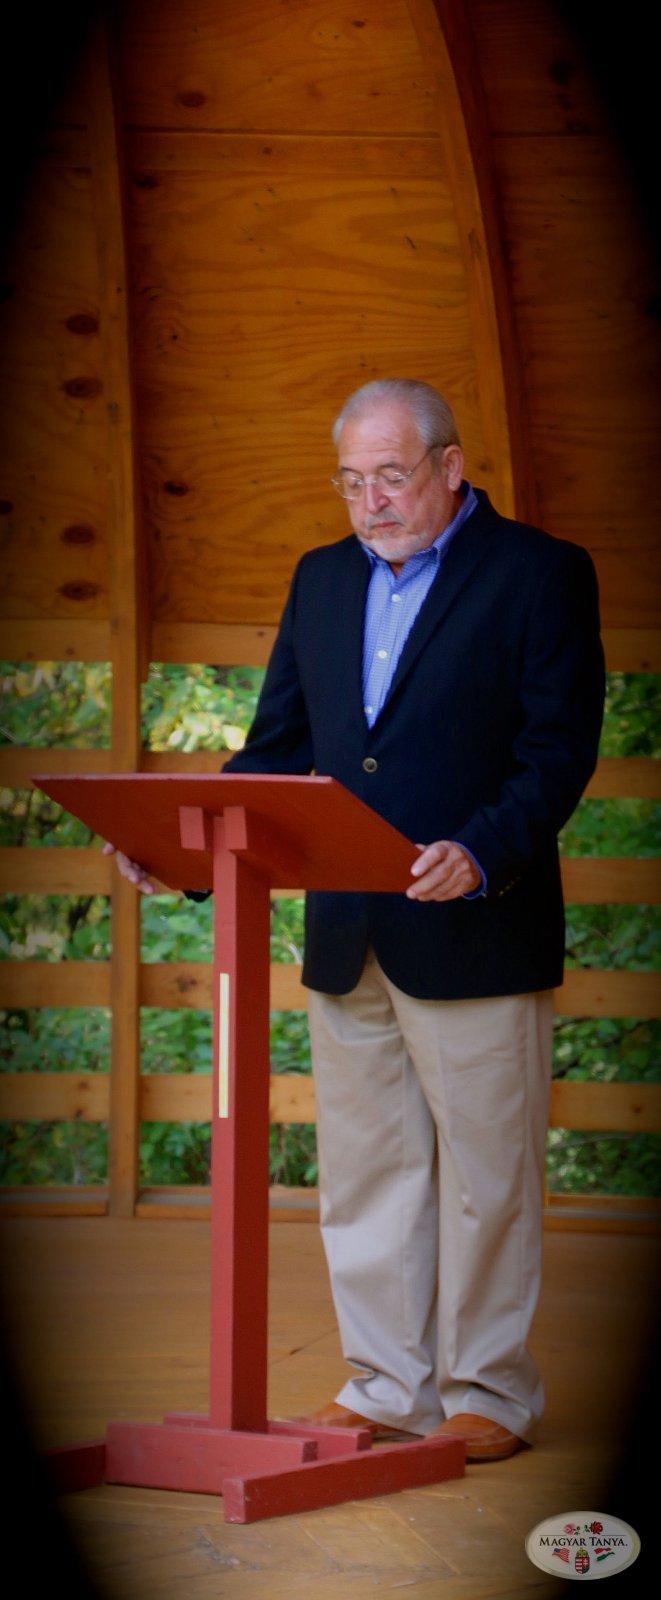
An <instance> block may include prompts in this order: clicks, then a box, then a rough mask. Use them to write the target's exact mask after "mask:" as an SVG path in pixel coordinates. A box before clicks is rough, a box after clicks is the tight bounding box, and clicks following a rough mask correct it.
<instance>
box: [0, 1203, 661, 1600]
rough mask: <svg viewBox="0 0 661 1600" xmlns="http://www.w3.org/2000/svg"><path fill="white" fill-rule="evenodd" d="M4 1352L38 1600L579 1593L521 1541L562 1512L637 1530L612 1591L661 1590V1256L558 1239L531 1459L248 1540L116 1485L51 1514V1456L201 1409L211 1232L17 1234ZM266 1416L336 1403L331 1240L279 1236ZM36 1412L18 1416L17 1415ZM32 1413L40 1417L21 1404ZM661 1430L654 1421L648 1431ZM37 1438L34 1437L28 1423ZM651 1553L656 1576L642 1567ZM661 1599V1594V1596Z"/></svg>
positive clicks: (257, 1532) (240, 1531)
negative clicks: (645, 1456) (131, 1426)
mask: <svg viewBox="0 0 661 1600" xmlns="http://www.w3.org/2000/svg"><path fill="white" fill-rule="evenodd" d="M0 1241H1V1249H2V1267H3V1283H4V1285H5V1296H6V1298H5V1307H6V1318H5V1321H6V1325H7V1338H8V1347H9V1348H8V1354H7V1360H6V1363H5V1366H6V1376H7V1397H6V1403H5V1405H4V1406H3V1416H4V1443H5V1450H4V1466H5V1470H6V1474H7V1484H6V1487H5V1490H4V1492H3V1510H4V1512H5V1530H6V1532H5V1547H4V1558H5V1567H6V1568H7V1570H11V1566H12V1563H13V1558H14V1557H15V1558H16V1560H17V1563H18V1578H19V1579H20V1581H18V1579H17V1584H16V1588H15V1591H13V1592H16V1593H17V1594H18V1593H21V1594H25V1595H26V1596H27V1597H28V1600H33V1597H36V1596H39V1600H41V1597H42V1596H45V1595H46V1594H47V1593H49V1592H51V1591H52V1592H57V1591H58V1589H61V1590H62V1592H63V1593H64V1595H65V1596H66V1600H73V1597H76V1600H77V1597H78V1596H79V1595H80V1596H81V1597H85V1600H87V1597H89V1600H92V1597H94V1600H96V1597H99V1600H211V1597H212V1596H213V1597H214V1600H285V1597H287V1600H290V1597H291V1600H299V1597H301V1596H310V1597H314V1600H339V1597H343V1600H365V1597H367V1596H369V1597H370V1600H372V1597H374V1596H377V1595H378V1596H379V1597H381V1596H386V1595H388V1596H395V1597H397V1600H399V1597H400V1595H402V1594H406V1595H407V1596H409V1595H410V1596H411V1600H458V1597H459V1596H461V1597H462V1600H495V1597H502V1600H528V1597H530V1600H532V1597H533V1596H535V1597H536V1596H543V1597H546V1596H556V1595H566V1594H567V1588H568V1584H567V1580H565V1579H563V1578H560V1579H558V1580H556V1579H554V1578H551V1577H547V1576H545V1575H544V1574H543V1573H542V1572H540V1571H539V1570H538V1569H537V1568H536V1567H534V1566H532V1565H531V1564H530V1562H529V1561H528V1559H527V1557H526V1555H525V1551H524V1539H525V1536H526V1534H527V1533H528V1532H529V1531H530V1529H531V1528H533V1527H534V1526H535V1524H536V1523H537V1522H539V1521H541V1520H542V1519H543V1518H545V1517H548V1516H552V1515H557V1514H558V1513H562V1512H566V1513H570V1512H576V1511H579V1510H583V1511H584V1510H591V1511H593V1512H599V1511H601V1512H608V1513H609V1514H611V1515H613V1516H617V1517H621V1518H623V1519H624V1520H625V1521H628V1522H630V1523H632V1524H633V1526H634V1527H635V1528H636V1529H637V1531H638V1533H639V1534H640V1536H641V1539H642V1540H643V1549H642V1552H641V1556H640V1557H639V1560H638V1561H637V1562H636V1563H635V1564H634V1566H633V1567H632V1568H630V1569H629V1571H628V1572H625V1573H622V1574H620V1575H617V1574H616V1575H614V1576H613V1577H612V1578H611V1579H610V1580H609V1584H610V1587H607V1590H606V1593H607V1594H610V1593H611V1588H612V1591H613V1595H614V1600H621V1597H622V1595H623V1594H624V1593H625V1592H626V1593H631V1594H632V1595H633V1594H637V1595H641V1594H642V1595H646V1594H649V1593H651V1592H652V1584H651V1579H648V1578H647V1577H646V1573H655V1574H658V1560H657V1556H656V1550H655V1548H653V1547H655V1544H656V1541H655V1539H654V1534H655V1532H656V1527H655V1525H654V1523H653V1522H652V1518H653V1517H655V1516H656V1515H657V1513H656V1507H655V1504H654V1501H655V1495H654V1493H653V1492H652V1490H653V1487H654V1474H655V1463H654V1462H645V1463H643V1460H642V1456H641V1446H642V1444H643V1441H644V1437H645V1434H646V1431H647V1429H648V1428H649V1430H650V1432H654V1429H655V1431H656V1436H657V1437H658V1433H659V1428H658V1404H657V1402H656V1393H655V1385H654V1384H653V1383H652V1382H651V1378H650V1379H649V1381H648V1374H651V1370H652V1369H651V1363H650V1362H649V1360H648V1354H649V1340H650V1335H651V1333H652V1323H653V1320H654V1318H653V1313H654V1309H655V1301H656V1287H657V1285H658V1267H659V1240H658V1239H655V1238H653V1237H650V1236H647V1237H646V1236H641V1235H638V1236H636V1235H630V1236H628V1235H623V1234H617V1235H607V1234H603V1233H584V1234H582V1233H575V1232H553V1233H549V1234H548V1235H547V1237H546V1246H545V1252H546V1267H545V1281H544V1290H543V1295H542V1300H541V1304H540V1308H539V1312H538V1316H537V1319H536V1323H535V1329H534V1341H533V1343H534V1349H535V1353H536V1355H537V1358H538V1360H539V1362H540V1364H541V1366H542V1369H543V1372H544V1375H545V1379H546V1387H547V1414H546V1419H545V1422H544V1426H543V1431H542V1434H541V1437H540V1439H539V1443H538V1445H537V1447H536V1448H535V1449H534V1450H532V1451H527V1452H525V1453H523V1454H520V1455H517V1456H515V1457H513V1458H512V1459H511V1460H510V1461H505V1462H499V1463H494V1464H492V1465H488V1466H472V1467H468V1468H467V1470H466V1475H465V1477H464V1478H461V1479H456V1480H453V1481H451V1482H448V1483H446V1484H441V1485H438V1486H432V1487H431V1488H425V1489H418V1490H415V1491H405V1492H403V1493H399V1494H395V1495H390V1496H384V1497H382V1498H379V1499H375V1500H367V1501H355V1502H352V1503H348V1504H344V1505H340V1506H337V1507H329V1508H326V1509H324V1510H321V1511H314V1512H305V1513H303V1514H301V1515H298V1516H295V1517H283V1518H278V1519H271V1520H268V1521H262V1522H257V1523H253V1524H250V1525H246V1526H237V1525H233V1524H226V1523H225V1522H224V1520H223V1503H222V1500H221V1499H217V1498H215V1497H210V1496H206V1495H191V1494H183V1493H169V1494H168V1493H165V1492H160V1491H155V1490H149V1489H128V1488H119V1487H113V1486H110V1485H103V1486H101V1487H99V1488H95V1489H91V1490H87V1491H85V1492H84V1493H80V1494H76V1495H67V1496H65V1497H62V1499H61V1500H60V1501H59V1502H57V1503H56V1504H53V1503H51V1501H50V1499H49V1497H48V1495H47V1494H46V1493H45V1491H44V1489H43V1484H42V1479H41V1473H40V1467H39V1464H38V1462H37V1459H36V1453H35V1451H34V1450H33V1449H31V1448H30V1443H29V1442H26V1437H28V1436H29V1440H38V1441H39V1445H40V1446H41V1444H45V1445H56V1444H66V1443H71V1442H80V1441H82V1440H87V1439H90V1438H94V1437H103V1434H104V1431H105V1426H106V1423H107V1422H108V1421H111V1420H117V1419H120V1418H128V1419H132V1420H146V1421H156V1422H160V1421H161V1419H162V1417H163V1414H164V1412H166V1411H168V1410H193V1411H202V1412H204V1411H206V1409H207V1398H208V1343H207V1315H208V1252H209V1228H208V1225H207V1224H206V1223H204V1222H199V1221H189V1222H163V1221H151V1220H150V1221H135V1222H126V1223H121V1222H114V1221H109V1220H108V1219H106V1218H98V1219H97V1218H85V1219H82V1218H81V1219H77V1218H76V1219H69V1218H64V1219H55V1218H53V1219H48V1220H44V1219H37V1218H34V1219H33V1218H30V1219H15V1220H13V1221H7V1222H5V1223H4V1225H3V1229H2V1233H1V1235H0ZM270 1259H271V1305H270V1319H269V1320H270V1332H269V1348H270V1400H269V1410H270V1414H271V1416H282V1415H286V1414H288V1413H289V1414H292V1413H297V1412H300V1411H302V1410H305V1409H306V1408H307V1409H309V1408H311V1407H314V1406H316V1405H319V1404H321V1403H322V1402H323V1401H325V1400H326V1399H327V1398H329V1397H331V1396H332V1395H333V1394H334V1393H335V1392H336V1390H337V1388H338V1387H339V1385H340V1384H341V1382H342V1381H343V1379H344V1376H345V1367H344V1364H343V1361H342V1357H341V1354H340V1349H339V1344H338V1339H337V1333H336V1329H335V1323H334V1317H333V1310H332V1305H331V1300H330V1296H329V1292H328V1286H327V1280H326V1273H325V1267H324V1262H323V1256H322V1251H321V1245H320V1241H319V1236H318V1231H317V1228H316V1226H315V1224H314V1223H310V1222H305V1221H303V1222H276V1223H274V1225H273V1227H272V1230H271V1258H270ZM21 1396H22V1397H23V1404H21ZM26 1400H27V1402H28V1408H27V1411H26V1405H25V1401H26ZM655 1419H656V1421H655ZM26 1422H27V1428H26ZM650 1558H652V1565H651V1566H649V1565H648V1563H649V1561H650ZM655 1586H656V1585H654V1587H655Z"/></svg>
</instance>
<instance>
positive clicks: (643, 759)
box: [585, 756, 661, 800]
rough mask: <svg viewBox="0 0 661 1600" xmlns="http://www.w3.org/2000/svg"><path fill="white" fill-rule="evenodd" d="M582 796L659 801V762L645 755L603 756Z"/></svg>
mask: <svg viewBox="0 0 661 1600" xmlns="http://www.w3.org/2000/svg"><path fill="white" fill-rule="evenodd" d="M585 793H586V795H588V796H589V797H590V798H592V799H593V800H594V799H598V800H617V799H621V800H623V799H624V800H659V799H661V761H655V760H653V759H652V758H651V757H647V756H602V757H600V759H599V761H598V762H597V769H596V772H595V773H594V776H593V777H592V778H591V779H590V782H589V784H588V785H587V788H586V790H585Z"/></svg>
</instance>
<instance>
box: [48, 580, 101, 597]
mask: <svg viewBox="0 0 661 1600" xmlns="http://www.w3.org/2000/svg"><path fill="white" fill-rule="evenodd" d="M58 593H59V594H61V595H62V597H63V599H65V600H93V599H94V596H95V595H97V594H98V593H99V585H98V583H86V582H85V580H84V579H82V578H79V579H78V581H77V582H75V581H74V582H73V583H63V584H62V587H61V588H60V589H59V590H58Z"/></svg>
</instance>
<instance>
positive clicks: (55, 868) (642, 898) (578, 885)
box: [0, 753, 661, 905]
mask: <svg viewBox="0 0 661 1600" xmlns="http://www.w3.org/2000/svg"><path fill="white" fill-rule="evenodd" d="M213 760H214V763H215V762H217V760H218V757H217V755H216V754H215V753H214V755H213ZM562 881H563V888H564V892H565V898H566V900H567V901H569V902H571V903H573V904H576V905H578V904H582V905H602V904H608V903H613V904H619V905H624V904H626V905H658V904H659V902H661V861H659V860H658V859H655V858H652V857H645V858H638V857H633V856H631V857H629V856H622V857H608V856H585V857H582V858H579V857H573V856H565V857H564V858H563V861H562ZM111 884H112V864H111V862H110V860H109V859H108V858H107V857H106V856H104V855H102V853H101V851H100V850H99V849H86V848H84V847H81V848H78V849H74V848H70V847H66V846H64V847H62V848H61V849H60V848H58V849H54V848H43V847H42V848H39V847H36V848H34V849H29V848H5V849H1V850H0V893H3V894H74V895H75V894H109V893H110V889H111ZM301 892H302V891H300V890H295V889H291V890H285V889H278V890H277V891H274V893H275V896H276V898H282V897H284V896H286V895H294V894H297V893H298V894H300V893H301Z"/></svg>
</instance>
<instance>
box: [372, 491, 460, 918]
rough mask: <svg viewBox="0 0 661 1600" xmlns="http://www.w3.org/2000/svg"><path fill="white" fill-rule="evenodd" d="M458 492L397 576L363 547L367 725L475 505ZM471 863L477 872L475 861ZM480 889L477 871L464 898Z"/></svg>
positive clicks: (388, 686) (378, 705)
mask: <svg viewBox="0 0 661 1600" xmlns="http://www.w3.org/2000/svg"><path fill="white" fill-rule="evenodd" d="M462 490H463V500H462V503H461V505H460V507H459V510H458V512H457V514H456V516H454V517H453V518H452V521H451V522H449V523H448V526H447V528H444V529H443V531H442V533H439V535H438V538H437V539H435V540H434V543H433V544H431V545H430V546H429V548H428V549H427V550H419V551H418V552H417V554H416V555H413V556H409V558H408V560H407V561H406V562H405V564H404V566H403V567H402V570H401V572H400V573H399V574H398V575H397V576H396V575H395V573H394V572H393V571H392V568H391V567H390V566H389V565H388V562H387V561H385V560H384V559H383V557H382V556H378V555H376V554H375V552H374V551H373V550H368V549H367V546H365V545H364V546H363V549H364V550H365V554H366V556H367V559H368V561H369V563H370V567H371V569H372V570H371V576H370V581H369V587H368V590H367V601H366V605H365V619H364V624H363V709H364V712H365V720H366V722H367V724H368V727H370V728H371V727H373V725H374V723H375V722H376V719H377V717H378V715H379V712H380V711H381V709H382V706H383V704H384V701H385V699H386V696H387V694H388V690H389V688H390V685H391V683H392V679H393V676H394V673H395V669H396V666H397V662H398V661H399V658H400V655H401V653H402V650H403V648H404V645H405V644H406V640H407V638H408V636H409V633H410V631H411V628H412V627H413V624H414V622H415V619H416V617H417V615H418V612H419V610H420V607H421V606H422V605H423V603H424V601H425V600H426V598H427V595H428V593H429V590H430V588H431V586H432V583H433V582H434V579H435V577H436V574H437V572H438V570H439V567H440V566H441V563H442V561H443V557H444V556H445V555H446V554H447V551H448V549H449V546H450V544H451V543H452V540H453V539H454V537H455V534H456V533H458V532H459V529H460V528H461V527H462V526H463V524H464V522H465V521H466V520H467V518H468V517H470V515H471V513H472V512H473V511H474V510H475V507H476V505H477V496H476V494H475V490H474V489H472V488H471V486H470V484H468V483H463V484H462ZM467 853H470V852H467ZM472 859H473V860H474V859H475V858H474V857H473V858H472ZM475 865H476V867H477V868H478V870H479V871H480V872H482V868H481V867H480V864H479V861H476V862H475ZM485 889H486V878H485V875H484V873H483V872H482V885H481V887H480V888H479V889H477V890H474V891H473V894H472V895H466V896H465V898H466V899H473V898H474V897H475V896H476V895H480V894H484V892H485Z"/></svg>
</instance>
